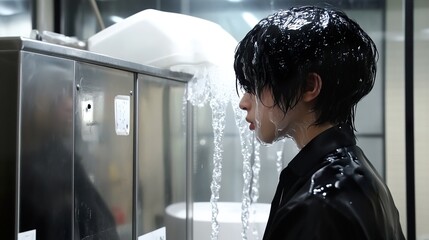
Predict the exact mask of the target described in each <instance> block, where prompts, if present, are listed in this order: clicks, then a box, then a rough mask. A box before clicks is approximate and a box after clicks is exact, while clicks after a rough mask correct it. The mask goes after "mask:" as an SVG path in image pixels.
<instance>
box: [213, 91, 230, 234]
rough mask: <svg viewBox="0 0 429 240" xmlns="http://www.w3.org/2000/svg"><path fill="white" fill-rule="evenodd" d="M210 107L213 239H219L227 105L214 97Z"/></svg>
mask: <svg viewBox="0 0 429 240" xmlns="http://www.w3.org/2000/svg"><path fill="white" fill-rule="evenodd" d="M210 107H211V109H212V126H213V133H214V153H213V174H212V182H211V184H210V189H211V193H212V194H211V197H210V203H211V207H212V218H211V220H212V233H211V239H212V240H216V239H218V235H219V223H218V221H217V216H218V213H219V209H218V206H217V202H218V200H219V190H220V186H221V185H220V183H221V180H222V153H223V146H222V139H223V133H224V132H223V131H224V129H225V112H226V105H225V104H222V103H221V102H219V101H217V100H216V99H213V100H212V101H210Z"/></svg>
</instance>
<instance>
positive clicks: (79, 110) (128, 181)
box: [74, 63, 134, 240]
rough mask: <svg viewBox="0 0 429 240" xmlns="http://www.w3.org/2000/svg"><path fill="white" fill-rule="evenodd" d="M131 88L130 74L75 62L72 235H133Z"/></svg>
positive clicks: (132, 79) (108, 237)
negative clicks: (75, 92)
mask: <svg viewBox="0 0 429 240" xmlns="http://www.w3.org/2000/svg"><path fill="white" fill-rule="evenodd" d="M133 87H134V74H133V73H130V72H125V71H120V70H117V69H112V68H105V67H100V66H96V65H91V64H84V63H76V88H77V94H76V102H75V109H76V112H75V113H76V116H75V165H74V173H75V174H74V176H75V182H74V183H75V217H76V220H75V238H76V239H88V238H90V239H123V240H128V239H132V211H133V201H132V199H133V151H134V149H133V134H134V130H133V128H132V126H133V118H132V116H133V114H134V113H133V105H134V104H133V96H132V94H131V93H132V91H133Z"/></svg>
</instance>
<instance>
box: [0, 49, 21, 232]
mask: <svg viewBox="0 0 429 240" xmlns="http://www.w3.org/2000/svg"><path fill="white" fill-rule="evenodd" d="M18 54H19V52H18V51H0V73H1V79H0V81H1V87H0V109H1V120H0V122H1V126H2V133H1V134H0V146H1V147H0V206H1V208H2V210H1V214H2V217H1V218H0V232H1V233H2V237H4V238H5V239H14V236H15V235H16V231H17V229H16V228H15V224H16V221H17V218H16V215H15V214H16V208H17V205H16V188H17V183H16V179H17V172H16V166H17V164H16V162H17V159H18V156H17V152H18V151H17V144H16V143H17V140H18V137H17V132H18V114H17V109H18V97H17V94H18V87H19V79H18V73H19V65H18V59H19V55H18Z"/></svg>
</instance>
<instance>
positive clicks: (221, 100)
mask: <svg viewBox="0 0 429 240" xmlns="http://www.w3.org/2000/svg"><path fill="white" fill-rule="evenodd" d="M190 67H191V68H192V69H184V68H183V67H182V70H183V69H184V70H185V72H192V74H193V78H192V79H191V81H190V82H189V83H188V87H187V94H186V95H187V101H189V102H190V103H191V104H192V105H193V106H198V107H203V106H204V105H205V104H206V103H207V102H208V103H209V106H210V108H211V110H212V128H213V135H214V140H213V144H214V151H213V172H212V182H211V184H210V190H211V196H210V205H211V208H212V216H211V227H212V232H211V236H210V238H211V240H217V239H218V235H219V222H218V221H217V216H218V214H219V208H218V200H219V191H220V188H221V180H222V159H223V156H222V155H223V150H224V148H223V145H222V142H223V136H224V130H225V115H226V107H227V105H228V103H229V102H230V99H231V95H232V94H233V93H234V89H235V87H234V81H233V79H231V76H233V75H231V73H229V72H228V71H225V70H222V69H221V68H219V67H218V66H214V65H204V64H202V65H199V66H190ZM225 81H228V82H227V83H225Z"/></svg>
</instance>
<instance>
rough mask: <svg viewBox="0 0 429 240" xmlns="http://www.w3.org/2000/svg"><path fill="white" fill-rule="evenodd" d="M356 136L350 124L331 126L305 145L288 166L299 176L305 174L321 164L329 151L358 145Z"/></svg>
mask: <svg viewBox="0 0 429 240" xmlns="http://www.w3.org/2000/svg"><path fill="white" fill-rule="evenodd" d="M355 138H356V137H355V135H354V132H353V129H352V127H351V126H350V125H348V124H341V125H337V126H334V127H331V128H329V129H327V130H325V131H324V132H322V133H320V134H319V135H318V136H316V137H315V138H313V139H312V140H311V141H310V142H309V143H308V144H307V145H306V146H304V147H303V148H302V149H301V151H300V152H299V153H298V154H297V155H296V156H295V157H294V158H293V159H292V161H291V162H290V163H289V165H288V167H287V168H289V170H291V171H292V172H293V173H294V174H296V175H297V176H304V175H306V174H307V173H308V172H309V171H311V170H312V169H313V168H314V167H315V166H317V165H319V164H320V162H321V161H323V159H324V156H326V155H327V154H328V153H330V152H333V151H335V149H338V148H341V147H348V146H352V145H356V139H355Z"/></svg>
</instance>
